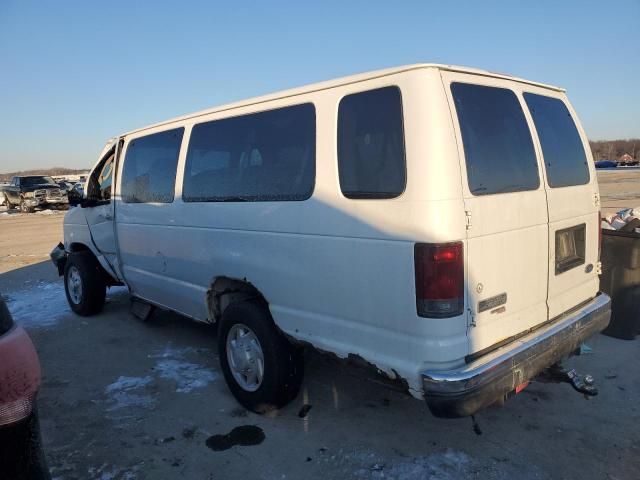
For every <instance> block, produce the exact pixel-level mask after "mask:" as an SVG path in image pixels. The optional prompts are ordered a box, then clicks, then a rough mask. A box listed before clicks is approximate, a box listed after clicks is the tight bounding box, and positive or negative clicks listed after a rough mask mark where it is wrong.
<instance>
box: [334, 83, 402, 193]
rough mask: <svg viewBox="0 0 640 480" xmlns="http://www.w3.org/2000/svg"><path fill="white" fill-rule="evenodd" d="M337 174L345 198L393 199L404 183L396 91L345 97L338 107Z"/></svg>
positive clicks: (381, 90) (399, 107) (399, 104)
mask: <svg viewBox="0 0 640 480" xmlns="http://www.w3.org/2000/svg"><path fill="white" fill-rule="evenodd" d="M338 171H339V175H340V189H341V190H342V193H343V195H344V196H345V197H347V198H393V197H397V196H398V195H400V194H401V193H402V192H404V187H405V183H406V179H407V174H406V164H405V154H404V132H403V125H402V98H401V96H400V89H399V88H398V87H384V88H379V89H377V90H370V91H367V92H362V93H355V94H352V95H347V96H346V97H344V98H343V99H342V100H341V101H340V106H339V107H338Z"/></svg>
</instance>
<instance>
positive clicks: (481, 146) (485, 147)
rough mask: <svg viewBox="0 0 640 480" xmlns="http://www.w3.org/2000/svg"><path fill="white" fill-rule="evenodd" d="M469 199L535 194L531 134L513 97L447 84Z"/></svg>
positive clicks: (537, 183)
mask: <svg viewBox="0 0 640 480" xmlns="http://www.w3.org/2000/svg"><path fill="white" fill-rule="evenodd" d="M451 93H452V94H453V100H454V102H455V106H456V111H457V113H458V121H459V122H460V131H461V133H462V143H463V146H464V156H465V161H466V165H467V180H468V182H469V190H470V191H471V193H472V194H473V195H489V194H494V193H507V192H521V191H524V190H536V189H537V188H538V187H539V186H540V177H539V175H538V165H537V161H536V154H535V151H534V149H533V141H532V140H531V132H530V131H529V127H528V126H527V121H526V119H525V116H524V112H523V111H522V107H521V106H520V102H519V101H518V98H517V97H516V95H515V93H514V92H513V91H511V90H508V89H505V88H496V87H485V86H483V85H473V84H468V83H452V84H451Z"/></svg>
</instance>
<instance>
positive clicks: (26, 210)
mask: <svg viewBox="0 0 640 480" xmlns="http://www.w3.org/2000/svg"><path fill="white" fill-rule="evenodd" d="M20 211H21V212H22V213H33V212H34V211H35V208H33V207H27V206H26V205H25V203H24V198H22V199H20Z"/></svg>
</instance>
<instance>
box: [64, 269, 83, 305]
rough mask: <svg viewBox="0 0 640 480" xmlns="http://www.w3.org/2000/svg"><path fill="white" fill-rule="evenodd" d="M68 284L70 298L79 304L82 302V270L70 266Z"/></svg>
mask: <svg viewBox="0 0 640 480" xmlns="http://www.w3.org/2000/svg"><path fill="white" fill-rule="evenodd" d="M67 286H68V289H67V290H68V291H69V298H71V301H72V302H73V303H74V304H75V305H79V304H80V302H82V278H81V277H80V271H79V270H78V268H77V267H75V266H72V267H70V268H69V273H68V274H67Z"/></svg>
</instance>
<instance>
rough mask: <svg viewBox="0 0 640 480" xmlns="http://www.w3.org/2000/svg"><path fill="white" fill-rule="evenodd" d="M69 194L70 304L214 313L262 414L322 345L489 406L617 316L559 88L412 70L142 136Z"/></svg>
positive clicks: (65, 269)
mask: <svg viewBox="0 0 640 480" xmlns="http://www.w3.org/2000/svg"><path fill="white" fill-rule="evenodd" d="M525 112H526V113H525ZM496 152H499V154H498V153H496ZM73 203H74V204H75V203H79V205H80V207H81V208H73V209H71V210H70V211H69V212H68V213H67V215H66V217H65V222H64V244H63V245H60V246H58V247H57V248H56V249H55V250H54V251H53V252H52V258H53V260H54V263H55V264H56V265H57V267H58V270H59V273H60V274H61V275H63V276H64V281H65V288H66V295H67V300H68V302H69V305H70V306H71V308H72V309H73V310H74V311H75V312H76V313H78V314H80V315H92V314H95V313H97V312H99V311H100V310H101V308H102V306H103V304H104V301H105V289H106V286H108V285H113V284H124V285H126V286H128V288H129V290H130V292H131V295H132V296H133V297H134V298H135V299H136V302H135V305H137V307H136V309H137V311H138V314H139V315H141V316H146V315H147V314H148V312H149V309H150V307H149V306H151V305H153V306H158V307H161V308H167V309H170V310H173V311H176V312H178V313H180V314H182V315H185V316H187V317H190V318H193V319H195V320H198V321H202V322H210V323H215V324H217V325H218V348H219V357H220V362H221V367H222V370H223V372H224V375H225V379H226V381H227V384H228V385H229V388H230V389H231V391H232V393H233V394H234V396H235V397H236V399H237V400H238V401H239V402H240V403H241V404H243V405H244V406H245V407H247V408H248V409H251V410H253V411H257V412H261V411H264V410H265V409H268V408H273V407H281V406H283V405H285V404H287V403H288V402H289V401H291V400H292V399H293V398H294V397H295V396H296V394H297V393H298V390H299V387H300V384H301V381H302V375H303V359H302V349H301V347H302V346H304V345H311V346H313V347H315V348H317V349H319V350H321V351H325V352H331V353H334V354H336V355H337V356H339V357H342V358H347V357H357V358H360V359H363V360H364V361H365V362H367V363H368V364H369V365H371V366H373V367H374V368H375V369H377V371H378V372H380V373H383V374H384V375H386V376H387V377H389V378H391V379H393V380H395V381H397V382H398V383H400V384H401V385H402V386H403V387H404V388H405V389H406V390H408V391H409V392H410V393H411V394H412V395H413V396H415V397H416V398H420V399H424V400H426V401H427V403H428V405H429V408H430V409H431V411H432V412H433V413H434V414H435V415H438V416H443V417H456V416H467V415H472V414H474V413H475V412H477V411H478V410H480V409H482V408H485V407H487V406H488V405H491V404H493V403H495V402H500V401H502V400H504V399H505V398H507V397H509V396H510V395H512V394H514V393H517V392H519V391H520V390H522V389H523V388H525V387H526V385H527V383H528V381H529V380H530V379H531V378H532V377H534V376H535V375H536V374H538V373H539V372H540V371H542V370H543V369H545V368H547V367H549V366H551V365H554V364H556V363H557V362H558V361H559V360H561V359H562V358H563V357H565V356H568V355H570V354H571V353H572V352H574V351H575V350H576V349H577V348H578V346H579V345H580V344H581V343H582V342H583V341H584V340H585V339H587V338H588V337H590V336H591V335H593V334H595V333H597V332H600V331H601V330H602V329H604V328H605V327H606V326H607V324H608V322H609V316H610V299H609V297H608V296H607V295H605V294H602V293H601V292H600V291H599V279H598V273H599V271H600V262H599V258H598V249H599V231H600V220H599V208H600V201H599V193H598V185H597V182H596V174H595V170H594V166H593V161H592V159H591V153H590V149H589V148H588V143H587V139H586V136H585V134H584V131H583V130H582V128H581V126H580V124H579V123H578V122H577V117H576V116H575V113H574V111H573V109H572V107H571V106H570V104H569V102H568V100H567V98H566V95H565V94H564V91H563V90H562V89H559V88H556V87H552V86H548V85H543V84H539V83H536V82H531V81H527V80H522V79H517V78H513V77H509V76H505V75H500V74H495V73H491V72H487V71H482V70H475V69H468V68H463V67H452V66H443V65H432V64H425V65H412V66H406V67H400V68H395V69H389V70H383V71H379V72H372V73H368V74H362V75H356V76H353V77H348V78H344V79H339V80H334V81H329V82H325V83H321V84H317V85H311V86H308V87H304V88H300V89H296V90H292V91H287V92H282V93H277V94H273V95H269V96H265V97H261V98H258V99H252V100H247V101H244V102H238V103H236V104H232V105H227V106H224V107H220V108H214V109H211V110H207V111H204V112H200V113H198V114H197V115H191V116H185V117H181V118H178V119H175V120H168V121H166V122H163V123H160V124H157V125H152V126H149V127H145V128H142V129H139V130H135V131H132V132H128V133H125V134H123V135H121V136H119V137H117V138H115V139H113V140H112V141H111V142H109V143H108V144H107V145H106V147H105V148H104V150H103V152H102V154H101V155H100V158H99V160H98V162H97V164H96V166H95V167H94V169H93V171H92V173H91V175H90V178H89V180H88V182H87V185H86V192H85V198H83V199H82V200H81V201H75V200H74V201H73ZM496 212H500V215H497V214H496Z"/></svg>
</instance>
